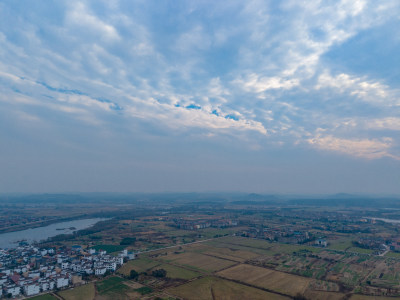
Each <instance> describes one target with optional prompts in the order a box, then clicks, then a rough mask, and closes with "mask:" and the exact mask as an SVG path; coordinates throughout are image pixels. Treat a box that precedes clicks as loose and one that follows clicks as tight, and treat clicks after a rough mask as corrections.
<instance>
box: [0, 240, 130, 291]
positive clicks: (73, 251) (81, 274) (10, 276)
mask: <svg viewBox="0 0 400 300" xmlns="http://www.w3.org/2000/svg"><path fill="white" fill-rule="evenodd" d="M134 258H135V254H134V253H132V252H128V251H127V250H123V251H122V252H120V253H119V254H118V255H117V256H112V255H109V254H107V252H106V251H104V250H99V251H96V250H94V249H85V250H83V249H82V247H81V246H72V247H71V248H60V249H57V250H56V249H54V248H42V249H41V248H38V247H35V246H33V245H28V244H26V243H23V242H22V243H20V246H18V247H17V248H15V249H10V250H3V249H0V298H1V297H7V298H11V297H12V298H15V297H20V296H21V297H23V296H26V297H30V296H34V295H37V294H40V293H43V292H50V291H54V290H60V289H66V288H70V287H73V286H79V285H82V284H85V283H86V282H87V281H89V280H90V279H92V278H93V277H103V276H106V275H108V274H110V273H113V272H115V271H116V270H117V268H118V267H120V266H122V265H123V264H124V263H125V262H126V261H128V260H132V259H134Z"/></svg>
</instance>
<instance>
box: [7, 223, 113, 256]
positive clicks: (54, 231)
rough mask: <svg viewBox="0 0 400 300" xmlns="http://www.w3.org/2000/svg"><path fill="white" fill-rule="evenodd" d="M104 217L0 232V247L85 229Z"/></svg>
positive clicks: (36, 240) (9, 246) (13, 246)
mask: <svg viewBox="0 0 400 300" xmlns="http://www.w3.org/2000/svg"><path fill="white" fill-rule="evenodd" d="M104 220H107V219H104V218H93V219H82V220H74V221H67V222H60V223H54V224H51V225H47V226H43V227H36V228H30V229H25V230H21V231H14V232H7V233H1V234H0V248H3V249H5V248H15V247H17V246H18V241H21V240H26V241H27V242H28V243H32V242H39V241H42V240H46V239H48V238H50V237H53V236H56V235H59V234H68V233H72V232H74V231H77V230H81V229H86V228H89V227H91V226H93V225H94V224H96V223H97V222H99V221H104Z"/></svg>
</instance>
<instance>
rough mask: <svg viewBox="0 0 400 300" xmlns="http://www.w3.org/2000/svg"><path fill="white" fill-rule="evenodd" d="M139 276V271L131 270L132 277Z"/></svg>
mask: <svg viewBox="0 0 400 300" xmlns="http://www.w3.org/2000/svg"><path fill="white" fill-rule="evenodd" d="M138 276H139V273H138V272H136V271H135V270H131V272H130V273H129V278H130V279H136V278H138Z"/></svg>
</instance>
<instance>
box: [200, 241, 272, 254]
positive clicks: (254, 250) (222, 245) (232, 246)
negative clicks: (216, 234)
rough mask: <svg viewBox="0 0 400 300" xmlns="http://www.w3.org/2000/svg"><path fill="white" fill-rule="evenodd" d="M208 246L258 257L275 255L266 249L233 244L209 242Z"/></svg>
mask: <svg viewBox="0 0 400 300" xmlns="http://www.w3.org/2000/svg"><path fill="white" fill-rule="evenodd" d="M207 245H209V246H212V247H216V248H229V249H234V250H242V251H245V252H251V253H255V254H257V255H273V254H274V252H272V251H270V250H268V249H266V248H254V247H251V246H244V245H239V244H233V243H225V242H222V241H219V240H218V241H209V242H207Z"/></svg>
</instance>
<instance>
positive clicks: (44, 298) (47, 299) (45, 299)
mask: <svg viewBox="0 0 400 300" xmlns="http://www.w3.org/2000/svg"><path fill="white" fill-rule="evenodd" d="M29 300H58V298H57V297H54V296H52V295H50V294H45V295H40V296H35V297H32V298H29Z"/></svg>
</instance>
